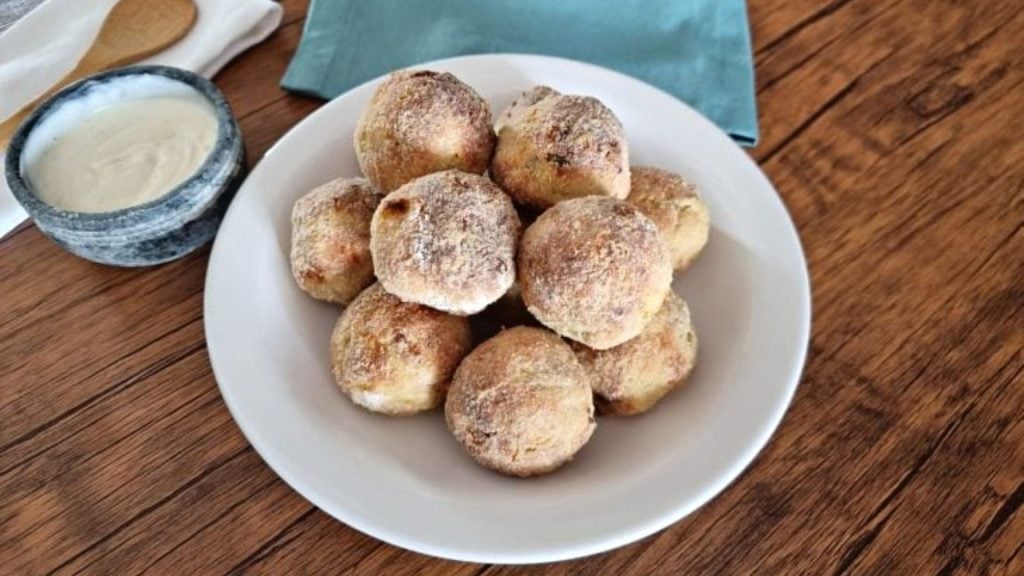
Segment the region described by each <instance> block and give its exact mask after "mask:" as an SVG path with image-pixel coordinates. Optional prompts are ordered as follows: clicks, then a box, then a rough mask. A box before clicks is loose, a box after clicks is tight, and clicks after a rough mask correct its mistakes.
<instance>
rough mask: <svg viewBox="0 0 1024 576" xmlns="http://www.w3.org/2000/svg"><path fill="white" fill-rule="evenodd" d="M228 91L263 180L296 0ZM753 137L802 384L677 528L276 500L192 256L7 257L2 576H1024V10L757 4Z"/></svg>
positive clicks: (1, 277) (285, 120)
mask: <svg viewBox="0 0 1024 576" xmlns="http://www.w3.org/2000/svg"><path fill="white" fill-rule="evenodd" d="M284 4H285V7H286V11H285V19H284V24H283V25H282V27H281V29H280V30H279V31H278V32H277V33H276V34H274V35H273V36H272V37H271V38H270V39H269V40H268V41H267V42H265V43H264V44H262V45H261V46H259V47H257V48H255V49H253V50H251V51H249V52H248V53H247V54H245V55H243V56H242V57H240V58H239V59H237V60H236V61H235V62H234V63H232V64H231V65H230V66H228V67H227V68H226V69H225V70H224V71H223V72H222V73H221V74H220V75H219V76H217V78H216V82H217V84H218V85H219V86H220V87H221V88H222V89H223V90H224V92H225V93H226V94H227V96H228V99H229V100H230V102H231V105H232V106H233V108H234V110H235V112H236V113H237V115H238V117H239V118H240V119H241V125H242V131H243V133H244V134H245V139H246V143H247V144H248V147H249V151H250V155H251V159H252V160H256V159H258V158H259V157H260V156H261V155H262V154H263V152H264V151H265V150H266V149H267V148H268V147H269V146H270V145H271V144H272V143H273V142H274V141H275V140H276V139H277V138H279V137H280V136H281V135H282V134H283V133H284V132H285V131H286V130H288V128H289V127H291V126H292V125H294V124H295V123H296V122H298V121H299V120H300V119H301V118H303V117H304V116H306V115H307V114H309V113H310V112H312V111H313V110H315V109H316V108H317V107H318V106H319V105H321V102H319V101H316V100H313V99H309V98H302V97H296V96H291V95H288V94H286V93H285V92H283V91H282V90H281V89H280V88H279V87H278V86H277V83H278V81H279V79H280V78H281V75H282V73H283V71H284V69H285V66H286V64H287V62H288V60H289V58H290V57H291V55H292V53H293V51H294V49H295V46H296V43H297V42H298V40H299V36H300V34H301V31H302V23H303V18H304V15H305V8H306V5H305V2H304V1H301V0H295V1H286V2H284ZM750 17H751V22H752V26H753V35H754V47H755V52H756V62H757V86H758V105H759V107H760V114H761V130H762V141H761V144H760V145H759V146H758V147H757V148H756V149H754V150H753V151H752V155H753V157H754V158H755V159H756V160H757V161H758V162H759V163H760V165H761V166H762V167H763V169H764V170H765V172H767V174H768V176H769V177H770V178H771V180H772V181H773V182H774V183H775V185H776V186H777V188H778V190H779V193H780V194H781V195H782V197H783V199H784V200H785V202H786V204H787V206H788V207H789V210H790V212H791V213H792V215H793V219H794V220H795V222H796V225H797V227H798V229H799V231H800V235H801V237H802V239H803V243H804V248H805V250H806V252H807V258H808V261H809V265H810V271H811V276H812V286H813V297H814V327H813V339H812V342H811V346H810V354H809V358H808V362H807V367H806V370H805V373H804V377H803V380H802V382H801V384H800V388H799V390H798V391H797V394H796V398H795V400H794V402H793V405H792V406H791V408H790V409H789V412H788V413H787V415H786V417H785V420H784V421H783V423H782V425H781V427H780V428H779V430H778V431H777V432H776V434H775V436H774V437H773V439H772V441H771V442H770V443H769V445H768V446H767V448H766V449H765V450H764V451H763V452H762V453H761V455H760V456H759V457H758V458H757V460H756V461H755V462H754V464H753V465H752V466H751V467H750V468H749V469H748V470H747V471H746V472H745V473H744V474H743V475H742V476H741V477H740V478H739V479H738V480H737V481H736V482H735V483H734V484H733V485H732V486H731V487H730V488H729V489H728V490H726V491H725V492H724V493H722V494H721V495H719V496H718V497H716V498H715V499H714V500H713V501H712V502H711V503H710V504H708V505H706V506H704V507H703V508H702V509H700V510H698V511H697V512H696V513H694V514H692V515H691V516H689V517H688V518H686V519H684V520H682V521H680V522H678V523H676V524H675V525H674V526H672V527H670V528H669V529H667V530H665V531H663V532H661V533H659V534H656V535H654V536H651V537H649V538H646V539H644V540H642V541H640V542H637V543H635V544H632V545H630V546H626V547H624V548H622V549H619V550H615V551H613V552H609V553H606V554H601V555H598V556H594V557H590V558H586V559H582V560H578V561H574V562H565V563H559V564H552V565H546V566H542V567H502V566H483V565H472V564H462V563H457V562H448V561H443V560H438V559H434V558H429V557H426V556H421V555H419V554H416V553H412V552H407V551H403V550H400V549H398V548H394V547H392V546H389V545H387V544H383V543H381V542H378V541H376V540H374V539H373V538H370V537H368V536H365V535H362V534H360V533H358V532H356V531H355V530H352V529H350V528H348V527H347V526H345V525H343V524H341V523H339V522H336V521H334V520H332V519H331V518H329V517H328V516H327V515H325V514H324V513H322V512H320V511H318V510H316V509H315V508H313V507H312V506H311V505H310V504H309V503H307V502H306V501H305V500H303V499H302V498H301V497H299V496H298V495H297V494H296V493H294V492H292V490H290V489H289V488H288V487H287V486H286V485H285V484H284V483H283V482H282V481H281V480H279V479H278V478H277V476H275V475H274V473H273V472H272V471H271V470H270V469H269V468H268V467H267V466H266V465H265V464H264V463H263V462H262V461H261V460H260V458H259V456H257V455H256V453H255V452H254V451H253V450H252V448H250V447H249V445H248V443H247V442H246V441H245V438H243V437H242V434H241V432H240V431H239V430H238V428H237V427H236V426H235V424H234V422H233V421H232V419H231V417H230V415H229V414H228V411H227V409H226V408H225V406H224V402H223V401H222V400H221V397H220V394H219V393H218V391H217V386H216V384H215V382H214V379H213V376H212V374H211V373H210V364H209V360H208V357H207V353H206V345H205V342H204V339H203V307H202V294H203V276H204V274H205V272H206V263H207V256H208V253H209V250H208V249H204V250H201V251H200V252H199V253H197V254H194V255H192V256H190V257H187V258H185V259H183V260H180V261H178V262H175V263H172V264H168V265H165V266H161V267H157V268H151V269H145V270H121V269H115V268H108V267H104V266H99V265H94V264H90V263H88V262H85V261H83V260H79V259H77V258H74V257H72V256H70V255H68V254H66V253H65V252H63V251H61V250H60V249H58V248H57V247H56V246H55V245H54V244H53V243H51V242H50V241H49V240H47V239H46V238H45V237H44V236H43V235H42V234H41V233H40V232H39V230H37V229H36V228H35V227H34V226H32V225H29V224H26V225H22V226H21V227H19V228H18V229H17V230H16V231H14V232H13V233H12V234H10V235H8V236H7V237H6V238H4V239H3V240H2V241H0V299H2V300H0V301H2V302H3V306H0V394H2V396H0V573H3V574H44V573H50V572H53V573H59V574H72V573H78V572H82V573H91V574H118V575H131V574H136V573H142V572H147V573H151V574H203V575H206V574H212V575H215V574H224V573H252V574H275V575H277V574H367V575H376V574H384V573H389V574H390V573H397V574H449V573H450V574H460V575H475V574H487V575H489V576H493V575H497V574H527V573H531V574H532V573H543V574H588V575H589V574H607V575H619V574H638V575H639V574H645V575H646V574H705V573H707V574H716V573H717V574H749V573H756V574H837V575H838V574H908V575H918V574H942V575H950V574H1007V575H1010V574H1014V575H1020V574H1024V553H1022V543H1024V510H1022V503H1024V484H1022V481H1024V419H1022V414H1024V353H1022V349H1024V232H1022V225H1024V47H1022V43H1021V42H1022V40H1021V38H1022V31H1024V4H1021V3H1020V2H1018V1H1016V0H1001V1H1000V0H988V1H979V2H954V1H952V0H940V1H934V0H894V1H891V2H878V1H876V0H832V1H830V2H814V1H811V0H800V1H793V0H751V1H750Z"/></svg>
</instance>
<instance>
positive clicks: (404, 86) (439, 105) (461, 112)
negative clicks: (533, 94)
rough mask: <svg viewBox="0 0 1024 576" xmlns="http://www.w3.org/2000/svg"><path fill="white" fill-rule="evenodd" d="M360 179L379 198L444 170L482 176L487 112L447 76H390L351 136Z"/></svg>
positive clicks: (489, 148) (490, 143)
mask: <svg viewBox="0 0 1024 576" xmlns="http://www.w3.org/2000/svg"><path fill="white" fill-rule="evenodd" d="M353 139H354V144H355V151H356V158H357V160H358V161H359V167H360V168H361V169H362V171H363V174H365V175H366V177H367V178H369V179H370V181H371V182H373V183H374V185H376V186H377V188H379V189H380V190H382V191H384V192H391V191H392V190H396V189H397V188H399V187H400V186H402V185H403V184H405V183H406V182H409V181H410V180H412V179H414V178H417V177H419V176H423V175H425V174H430V173H432V172H439V171H442V170H448V169H457V170H462V171H464V172H472V173H475V174H483V173H484V172H485V171H487V166H488V164H489V163H490V161H491V156H492V154H493V153H494V144H495V140H496V137H495V134H494V128H493V127H492V126H491V109H490V107H489V106H488V105H487V102H486V101H485V100H484V99H483V98H481V97H480V95H479V94H477V93H476V91H475V90H473V89H472V88H470V87H469V86H467V85H466V84H464V83H463V82H462V81H460V80H459V79H458V78H456V77H455V76H453V75H452V74H449V73H447V72H445V73H441V72H431V71H428V70H411V71H402V72H395V73H394V74H392V75H391V76H389V77H388V78H387V79H386V80H384V81H383V82H382V83H381V84H380V86H378V87H377V90H376V92H374V94H373V97H372V98H371V100H370V103H369V104H368V105H367V107H366V108H365V109H364V110H363V114H362V116H360V118H359V123H358V125H357V126H356V131H355V134H354V137H353Z"/></svg>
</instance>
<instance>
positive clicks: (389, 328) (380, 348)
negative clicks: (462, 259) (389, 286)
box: [331, 284, 472, 414]
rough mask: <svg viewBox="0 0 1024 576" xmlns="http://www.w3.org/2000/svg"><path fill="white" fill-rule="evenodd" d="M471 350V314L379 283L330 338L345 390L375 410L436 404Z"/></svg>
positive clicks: (413, 408) (406, 410) (396, 411)
mask: <svg viewBox="0 0 1024 576" xmlns="http://www.w3.org/2000/svg"><path fill="white" fill-rule="evenodd" d="M471 348H472V334H471V333H470V328H469V321H468V320H467V319H466V318H461V317H458V316H452V315H450V314H445V313H444V312H440V311H438V310H434V309H432V308H428V307H426V306H420V305H418V304H408V303H405V302H402V301H401V300H399V299H398V298H396V297H395V296H392V295H391V294H388V293H387V292H385V291H384V289H383V288H381V286H380V284H374V285H373V286H370V287H369V288H367V289H366V290H364V291H363V292H362V293H361V294H360V295H359V296H358V297H357V298H356V299H355V300H354V301H353V302H352V304H351V305H350V306H349V307H348V308H346V309H345V311H344V312H343V313H342V315H341V318H340V319H339V320H338V323H337V325H336V326H335V329H334V333H333V334H332V336H331V370H332V372H333V374H334V379H335V381H336V382H337V384H338V387H339V388H341V390H342V391H343V392H345V394H347V395H348V396H349V397H350V398H351V399H352V401H353V402H355V403H356V404H358V405H360V406H362V407H364V408H366V409H368V410H372V411H374V412H382V413H386V414H411V413H414V412H419V411H423V410H430V409H432V408H435V407H437V406H438V405H440V404H441V402H442V401H443V400H444V397H445V393H446V391H447V389H448V384H449V382H450V381H451V377H452V374H453V373H454V372H455V368H456V367H457V366H458V364H459V362H460V361H461V360H462V358H463V357H464V356H465V355H466V354H467V353H469V351H470V349H471Z"/></svg>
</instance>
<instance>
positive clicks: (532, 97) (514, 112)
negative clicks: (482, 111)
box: [494, 86, 561, 132]
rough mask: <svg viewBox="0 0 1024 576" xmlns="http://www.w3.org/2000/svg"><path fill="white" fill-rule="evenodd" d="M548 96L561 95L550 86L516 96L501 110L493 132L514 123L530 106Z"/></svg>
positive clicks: (536, 88)
mask: <svg viewBox="0 0 1024 576" xmlns="http://www.w3.org/2000/svg"><path fill="white" fill-rule="evenodd" d="M549 96H561V93H560V92H558V91H557V90H555V89H554V88H551V87H550V86H534V87H533V88H530V89H529V90H526V91H525V92H523V93H522V94H520V95H519V96H516V99H515V100H513V101H512V103H511V104H509V105H508V107H507V108H505V109H504V110H502V111H501V114H499V115H498V119H497V120H495V121H494V130H495V131H496V132H501V129H502V128H504V127H505V124H508V123H509V122H514V121H516V120H517V119H518V117H519V115H520V114H522V113H523V112H525V111H526V110H527V109H528V108H529V107H530V106H533V105H534V104H536V103H537V102H540V101H541V100H543V99H545V98H547V97H549Z"/></svg>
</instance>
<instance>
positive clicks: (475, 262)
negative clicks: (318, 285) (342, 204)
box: [370, 170, 520, 315]
mask: <svg viewBox="0 0 1024 576" xmlns="http://www.w3.org/2000/svg"><path fill="white" fill-rule="evenodd" d="M370 230H371V240H370V250H371V252H372V253H373V262H374V266H375V268H376V272H377V277H378V278H379V279H380V283H381V284H383V286H384V288H385V289H386V290H387V291H388V292H390V293H392V294H394V295H396V296H398V297H399V298H401V299H402V300H404V301H406V302H415V303H418V304H424V305H426V306H430V307H432V308H437V309H438V310H443V311H445V312H450V313H452V314H460V315H468V314H475V313H477V312H479V311H481V310H483V309H484V308H485V307H487V305H488V304H490V303H492V302H494V301H495V300H497V299H499V298H501V296H502V295H503V294H505V292H507V291H508V289H509V288H510V287H511V286H512V283H513V282H514V281H515V253H516V243H517V242H518V239H519V232H520V224H519V217H518V216H517V215H516V210H515V207H514V206H513V205H512V201H511V200H509V198H508V196H506V195H505V194H504V193H503V192H502V191H501V189H499V188H498V187H497V186H495V185H494V183H493V182H491V181H490V180H488V179H487V178H485V177H483V176H477V175H476V174H467V173H465V172H458V171H456V170H449V171H447V172H436V173H434V174H429V175H427V176H422V177H420V178H417V179H416V180H413V181H412V182H410V183H408V184H406V185H405V186H403V187H401V188H399V189H398V190H395V191H394V192H392V193H391V194H389V195H388V196H387V197H386V198H385V199H384V200H383V201H382V202H381V203H380V206H378V207H377V211H376V212H375V213H374V215H373V222H372V224H371V226H370Z"/></svg>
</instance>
